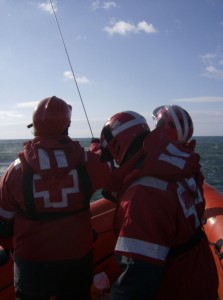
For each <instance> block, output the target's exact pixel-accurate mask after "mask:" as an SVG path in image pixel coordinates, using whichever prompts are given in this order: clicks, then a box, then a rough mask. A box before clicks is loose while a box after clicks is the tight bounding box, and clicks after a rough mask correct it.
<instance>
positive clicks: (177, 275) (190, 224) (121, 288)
mask: <svg viewBox="0 0 223 300" xmlns="http://www.w3.org/2000/svg"><path fill="white" fill-rule="evenodd" d="M100 143H101V151H102V153H101V157H102V159H103V160H104V161H111V160H114V161H115V163H116V165H117V168H116V170H114V171H113V174H114V176H115V177H116V179H119V181H120V183H121V184H120V190H119V191H118V193H116V194H115V197H116V212H115V217H114V231H115V233H116V236H117V243H116V247H115V255H116V257H117V260H118V262H119V264H120V266H121V268H122V274H121V275H120V276H119V278H118V279H117V280H116V281H115V282H114V283H113V285H112V290H111V294H112V299H113V300H139V299H140V300H149V299H155V300H163V299H171V300H179V299H181V300H188V299H190V300H197V299H202V300H216V299H217V289H218V277H217V271H216V267H215V263H214V260H213V256H212V254H211V251H210V248H209V244H208V241H207V238H206V236H205V233H204V231H203V229H202V216H203V213H204V207H205V200H204V197H203V191H202V184H203V177H202V176H200V163H199V162H200V156H199V155H198V154H197V153H195V152H194V151H193V150H191V149H190V147H185V145H184V144H183V143H179V142H178V141H175V140H174V139H170V138H169V137H168V136H167V135H166V132H165V130H164V128H163V126H160V127H157V128H156V129H154V130H153V131H150V129H149V126H148V124H147V122H146V120H145V118H144V117H143V116H141V115H140V114H138V113H136V112H133V111H124V112H120V113H117V114H115V115H113V116H112V117H110V118H109V119H108V121H107V122H106V123H105V125H104V127H103V129H102V132H101V138H100Z"/></svg>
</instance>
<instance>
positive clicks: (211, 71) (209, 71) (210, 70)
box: [202, 65, 223, 79]
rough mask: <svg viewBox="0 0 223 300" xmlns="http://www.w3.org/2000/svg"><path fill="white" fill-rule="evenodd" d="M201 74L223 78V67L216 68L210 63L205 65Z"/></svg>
mask: <svg viewBox="0 0 223 300" xmlns="http://www.w3.org/2000/svg"><path fill="white" fill-rule="evenodd" d="M202 75H203V76H204V77H207V78H217V79H223V69H222V70H221V69H217V68H216V67H214V66H212V65H211V66H208V67H206V69H205V72H204V73H203V74H202Z"/></svg>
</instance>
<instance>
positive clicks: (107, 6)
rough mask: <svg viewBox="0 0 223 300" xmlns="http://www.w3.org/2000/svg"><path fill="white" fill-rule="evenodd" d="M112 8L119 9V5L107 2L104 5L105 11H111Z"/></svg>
mask: <svg viewBox="0 0 223 300" xmlns="http://www.w3.org/2000/svg"><path fill="white" fill-rule="evenodd" d="M112 7H118V5H117V4H116V2H114V1H106V2H104V3H103V8H104V9H110V8H112Z"/></svg>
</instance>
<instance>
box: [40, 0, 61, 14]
mask: <svg viewBox="0 0 223 300" xmlns="http://www.w3.org/2000/svg"><path fill="white" fill-rule="evenodd" d="M52 5H53V9H54V11H55V12H57V10H58V8H57V5H56V2H55V1H54V2H52ZM38 7H39V8H40V9H41V10H43V11H45V12H47V13H49V14H53V9H52V6H51V3H50V2H49V1H47V2H42V3H39V4H38Z"/></svg>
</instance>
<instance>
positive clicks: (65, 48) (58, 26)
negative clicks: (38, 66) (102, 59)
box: [50, 0, 94, 138]
mask: <svg viewBox="0 0 223 300" xmlns="http://www.w3.org/2000/svg"><path fill="white" fill-rule="evenodd" d="M50 4H51V7H52V11H53V14H54V18H55V21H56V24H57V28H58V30H59V33H60V37H61V40H62V43H63V47H64V50H65V52H66V56H67V59H68V62H69V65H70V69H71V72H72V75H73V78H74V82H75V85H76V88H77V91H78V94H79V97H80V100H81V104H82V107H83V109H84V113H85V116H86V119H87V122H88V126H89V128H90V131H91V135H92V138H93V137H94V135H93V132H92V129H91V124H90V122H89V119H88V116H87V112H86V109H85V106H84V102H83V99H82V96H81V92H80V89H79V86H78V83H77V80H76V77H75V75H74V71H73V67H72V64H71V60H70V57H69V54H68V51H67V47H66V44H65V42H64V38H63V35H62V31H61V29H60V25H59V22H58V20H57V16H56V12H55V9H54V6H53V3H52V0H50Z"/></svg>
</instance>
